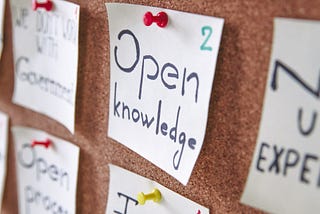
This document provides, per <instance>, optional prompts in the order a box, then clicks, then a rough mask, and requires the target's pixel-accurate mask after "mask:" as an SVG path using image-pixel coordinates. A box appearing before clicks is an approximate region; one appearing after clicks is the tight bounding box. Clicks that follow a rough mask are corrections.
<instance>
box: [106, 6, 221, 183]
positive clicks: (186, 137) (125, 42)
mask: <svg viewBox="0 0 320 214" xmlns="http://www.w3.org/2000/svg"><path fill="white" fill-rule="evenodd" d="M106 6H107V12H108V21H109V32H110V66H111V68H110V69H111V74H110V102H109V130H108V135H109V136H110V137H111V138H113V139H115V140H117V141H119V142H120V143H122V144H123V145H125V146H127V147H129V148H130V149H132V150H133V151H135V152H137V153H138V154H140V155H141V156H143V157H145V158H146V159H148V160H149V161H151V162H152V163H154V164H155V165H157V166H159V167H160V168H162V169H163V170H165V171H166V172H168V173H169V174H171V175H172V176H174V177H175V178H177V179H178V180H179V181H180V182H181V183H183V184H184V185H186V184H187V182H188V180H189V178H190V175H191V172H192V169H193V167H194V164H195V162H196V160H197V158H198V155H199V152H200V150H201V147H202V144H203V140H204V135H205V129H206V123H207V116H208V105H209V100H210V95H211V88H212V81H213V77H214V72H215V66H216V60H217V55H218V49H219V44H220V38H221V33H222V27H223V19H220V18H214V17H207V16H201V15H194V14H189V13H183V12H178V11H173V10H166V9H161V8H153V7H146V6H139V5H129V4H116V3H107V4H106ZM147 11H151V12H152V13H153V14H154V15H156V14H157V13H158V12H160V11H164V12H165V13H167V15H168V17H169V23H168V26H167V27H165V28H160V27H158V26H157V25H156V24H153V25H151V26H149V27H147V26H145V25H144V23H143V16H144V14H145V13H146V12H147ZM123 14H126V15H125V16H123Z"/></svg>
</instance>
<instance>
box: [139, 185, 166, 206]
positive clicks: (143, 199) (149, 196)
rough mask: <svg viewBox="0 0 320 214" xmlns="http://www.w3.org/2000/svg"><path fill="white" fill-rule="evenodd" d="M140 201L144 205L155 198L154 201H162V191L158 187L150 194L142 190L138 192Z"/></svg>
mask: <svg viewBox="0 0 320 214" xmlns="http://www.w3.org/2000/svg"><path fill="white" fill-rule="evenodd" d="M137 199H138V202H139V204H140V205H144V204H145V203H146V201H147V200H153V201H154V202H160V201H161V192H160V191H159V190H158V189H156V188H155V189H153V191H152V192H151V193H149V194H144V193H143V192H140V193H139V194H138V198H137Z"/></svg>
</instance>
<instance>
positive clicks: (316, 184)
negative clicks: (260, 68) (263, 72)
mask: <svg viewBox="0 0 320 214" xmlns="http://www.w3.org/2000/svg"><path fill="white" fill-rule="evenodd" d="M319 38H320V22H318V21H307V20H298V19H285V18H276V19H275V22H274V37H273V49H272V54H271V60H270V66H269V75H268V82H267V85H266V92H265V100H264V109H263V114H262V119H261V124H260V131H259V136H258V139H257V145H256V149H255V152H254V156H253V160H252V163H251V169H250V173H249V177H248V180H247V184H246V188H245V191H244V193H243V195H242V199H241V201H242V203H245V204H248V205H250V206H253V207H256V208H260V209H263V210H266V211H268V212H272V213H319V212H320V203H319V201H320V141H319V135H320V129H319V125H320V124H319V115H318V113H319V109H320V106H319V103H320V100H319V97H320V60H319V59H320V52H319V50H320V40H319Z"/></svg>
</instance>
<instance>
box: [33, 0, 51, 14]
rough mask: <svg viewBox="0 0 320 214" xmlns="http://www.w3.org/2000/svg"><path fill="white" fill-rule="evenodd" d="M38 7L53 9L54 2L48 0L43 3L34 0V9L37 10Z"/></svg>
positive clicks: (47, 9)
mask: <svg viewBox="0 0 320 214" xmlns="http://www.w3.org/2000/svg"><path fill="white" fill-rule="evenodd" d="M38 8H44V9H46V11H51V10H52V8H53V3H52V1H50V0H47V1H46V2H43V3H40V2H37V0H32V9H33V10H37V9H38Z"/></svg>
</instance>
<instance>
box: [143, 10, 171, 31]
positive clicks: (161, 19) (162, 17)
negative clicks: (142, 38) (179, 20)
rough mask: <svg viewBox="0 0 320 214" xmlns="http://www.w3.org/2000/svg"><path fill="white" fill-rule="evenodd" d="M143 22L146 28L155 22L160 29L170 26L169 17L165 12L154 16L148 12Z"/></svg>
mask: <svg viewBox="0 0 320 214" xmlns="http://www.w3.org/2000/svg"><path fill="white" fill-rule="evenodd" d="M143 22H144V24H145V25H146V26H150V25H151V24H152V23H154V22H155V23H157V25H158V26H159V27H165V26H167V24H168V15H167V14H166V13H165V12H159V13H158V14H157V15H156V16H154V15H152V13H151V12H146V13H145V14H144V17H143Z"/></svg>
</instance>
